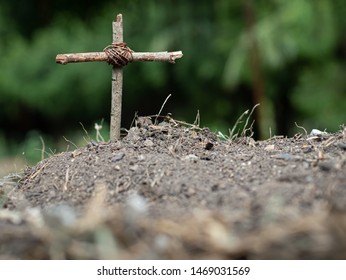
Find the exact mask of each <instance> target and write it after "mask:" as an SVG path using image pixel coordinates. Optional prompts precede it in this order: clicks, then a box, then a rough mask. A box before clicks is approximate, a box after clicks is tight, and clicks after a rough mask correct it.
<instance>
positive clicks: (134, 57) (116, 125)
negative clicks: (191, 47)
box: [55, 14, 183, 140]
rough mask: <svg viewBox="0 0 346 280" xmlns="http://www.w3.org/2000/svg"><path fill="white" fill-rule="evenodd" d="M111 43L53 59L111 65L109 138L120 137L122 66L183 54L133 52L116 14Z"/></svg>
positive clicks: (173, 61)
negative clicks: (124, 40)
mask: <svg viewBox="0 0 346 280" xmlns="http://www.w3.org/2000/svg"><path fill="white" fill-rule="evenodd" d="M112 27H113V44H112V45H110V46H108V47H106V48H105V49H104V51H103V52H89V53H73V54H58V55H57V56H56V59H55V61H56V62H57V63H60V64H67V63H72V62H93V61H107V62H108V63H109V64H112V65H113V69H112V106H111V121H110V139H111V140H116V139H120V127H121V103H122V88H123V70H122V68H123V67H124V66H125V65H127V63H128V62H131V61H161V62H170V63H175V60H176V59H179V58H181V57H182V56H183V53H182V52H181V51H175V52H133V51H132V50H131V49H129V48H128V47H127V46H126V44H125V43H123V18H122V15H121V14H118V15H117V20H116V21H113V25H112Z"/></svg>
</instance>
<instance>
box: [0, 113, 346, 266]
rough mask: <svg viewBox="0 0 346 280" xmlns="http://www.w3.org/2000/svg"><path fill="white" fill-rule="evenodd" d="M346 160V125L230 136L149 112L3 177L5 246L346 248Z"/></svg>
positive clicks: (53, 250)
mask: <svg viewBox="0 0 346 280" xmlns="http://www.w3.org/2000/svg"><path fill="white" fill-rule="evenodd" d="M167 120H168V121H167ZM345 166H346V130H345V129H343V130H342V131H340V132H338V133H335V134H327V133H318V134H316V135H315V134H314V135H300V134H299V135H296V136H295V137H294V138H285V137H274V138H272V139H269V140H266V141H254V140H253V139H251V138H249V137H243V138H237V139H235V140H232V141H230V140H229V141H225V140H220V139H219V138H218V137H217V136H216V135H215V134H214V133H212V132H210V131H209V129H207V128H204V129H201V128H199V127H197V126H194V125H185V126H182V125H178V124H177V122H176V121H174V120H173V119H170V118H168V119H166V121H163V122H161V123H160V124H153V123H152V121H151V119H150V118H148V117H142V118H140V119H139V121H138V123H137V126H136V127H133V128H131V129H130V130H129V131H128V134H127V136H126V137H124V138H123V139H122V140H120V141H114V142H108V143H104V142H94V141H91V142H90V143H89V144H88V145H86V147H83V148H79V149H76V150H74V151H72V152H64V153H61V154H58V155H55V156H52V157H50V158H48V159H46V160H43V161H41V162H40V163H38V164H37V165H36V166H34V167H32V168H28V169H27V170H26V171H25V174H23V175H22V176H21V177H20V178H17V179H20V180H19V181H18V182H17V180H14V179H16V178H14V179H13V178H12V179H13V180H11V178H6V179H3V180H2V181H1V184H0V192H2V195H1V193H0V206H1V205H2V209H0V257H1V258H10V259H12V258H20V259H28V258H30V259H113V258H116V259H119V258H120V259H121V258H127V259H128V258H130V259H132V258H135V259H138V258H139V259H182V258H198V259H200V258H235V259H263V258H265V259H297V258H307V259H340V258H341V259H343V258H346V242H345V240H346V215H345V213H346V169H345ZM1 201H2V202H1Z"/></svg>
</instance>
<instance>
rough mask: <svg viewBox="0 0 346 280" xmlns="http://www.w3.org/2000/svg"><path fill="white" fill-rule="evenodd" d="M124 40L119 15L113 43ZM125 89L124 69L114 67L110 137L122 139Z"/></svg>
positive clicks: (115, 23) (121, 21)
mask: <svg viewBox="0 0 346 280" xmlns="http://www.w3.org/2000/svg"><path fill="white" fill-rule="evenodd" d="M123 41H124V40H123V16H122V14H118V15H117V21H113V43H122V42H123ZM122 91H123V69H122V68H121V67H114V66H113V69H112V107H111V124H110V125H111V128H110V139H111V140H117V139H120V128H121V104H122Z"/></svg>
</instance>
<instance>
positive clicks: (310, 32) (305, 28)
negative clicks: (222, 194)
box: [0, 0, 346, 154]
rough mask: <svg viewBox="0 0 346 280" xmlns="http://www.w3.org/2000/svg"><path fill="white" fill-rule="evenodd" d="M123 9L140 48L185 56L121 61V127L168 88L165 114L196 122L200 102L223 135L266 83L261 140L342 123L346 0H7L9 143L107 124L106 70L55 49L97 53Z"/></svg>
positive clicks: (3, 125)
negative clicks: (67, 59)
mask: <svg viewBox="0 0 346 280" xmlns="http://www.w3.org/2000/svg"><path fill="white" fill-rule="evenodd" d="M117 13H122V14H123V17H124V40H125V42H127V44H128V45H129V46H130V47H131V48H132V49H133V50H136V51H163V50H182V51H183V53H184V57H183V58H182V59H181V60H179V61H177V63H176V64H175V65H170V64H166V63H162V64H160V63H133V64H131V65H129V66H127V67H126V68H125V70H124V95H123V127H126V128H128V127H129V126H130V124H131V122H132V119H133V117H134V115H135V112H138V113H139V114H140V115H146V114H155V113H157V112H158V111H159V109H160V107H161V105H162V103H163V101H164V100H165V98H166V97H167V95H168V94H172V97H171V98H170V100H169V101H168V103H167V104H166V106H165V109H164V112H163V113H167V112H172V113H173V116H174V117H176V118H180V119H185V120H186V121H189V122H193V120H194V118H195V115H196V113H197V110H199V111H200V114H201V121H202V125H204V126H209V127H211V128H212V129H213V130H222V131H227V130H228V128H231V127H232V126H233V124H234V123H235V121H236V119H237V118H238V117H239V115H241V114H242V113H243V112H244V111H245V110H247V109H251V108H252V107H253V106H254V105H255V103H256V102H255V101H256V100H255V98H254V93H255V92H256V90H259V89H258V88H257V87H259V86H262V87H263V93H264V94H263V96H261V97H260V101H261V106H260V107H259V108H260V110H261V111H262V114H261V116H262V117H261V119H259V120H256V121H257V122H261V123H262V125H261V127H258V131H257V132H259V131H260V130H262V131H261V132H262V133H261V136H262V137H267V136H268V132H269V128H270V129H271V132H272V134H276V133H283V134H286V135H287V134H288V135H290V134H293V133H294V132H295V131H296V128H295V125H294V123H295V122H297V123H298V124H299V125H303V126H305V127H306V129H307V130H311V129H312V128H319V129H327V130H329V131H335V130H337V129H338V128H339V125H341V124H343V123H344V122H345V110H346V105H345V102H344V99H345V96H346V93H345V90H346V79H345V77H344V76H345V71H344V70H345V57H346V49H345V47H346V37H345V36H346V35H345V33H344V30H345V26H346V19H345V16H344V15H345V13H346V2H345V1H343V0H291V1H285V0H268V1H264V0H258V1H254V0H244V1H240V0H239V1H229V0H218V1H206V0H201V1H199V2H198V4H196V3H195V2H191V1H183V0H174V1H173V0H170V1H159V0H146V1H143V0H133V1H120V0H117V1H116V0H113V1H106V0H103V1H98V2H97V3H96V2H94V1H93V2H91V1H80V0H77V1H73V2H71V1H67V0H62V1H57V0H46V1H40V0H27V1H24V0H20V1H6V0H0V65H1V70H0V71H1V74H0V107H1V110H0V140H1V143H2V146H4V145H5V144H6V143H7V144H6V145H8V143H12V141H19V142H20V141H22V142H23V143H29V142H30V141H31V140H27V139H30V138H33V139H34V140H32V141H31V142H34V143H36V144H35V145H41V141H40V140H39V135H41V134H42V133H44V135H46V139H51V141H52V143H53V142H54V139H55V138H58V139H61V137H62V135H70V134H71V132H74V133H75V132H76V131H77V132H80V134H81V135H83V134H84V131H83V130H82V129H81V127H80V124H79V123H80V122H81V123H83V124H84V125H85V127H86V128H87V130H88V131H89V132H90V131H91V133H94V132H93V131H94V130H93V125H94V123H95V121H97V120H100V119H105V125H107V121H108V120H109V112H110V90H111V85H110V80H111V68H110V66H108V65H106V64H105V63H81V64H71V65H67V66H61V65H57V64H55V56H56V54H58V53H70V52H88V51H101V50H102V49H103V48H104V47H105V46H106V45H108V44H109V43H110V42H111V38H112V34H111V32H112V31H111V21H112V20H114V19H115V18H116V14H117ZM251 52H253V53H254V54H256V55H257V56H258V57H259V63H258V65H257V66H256V65H255V64H252V63H251V55H250V54H251ZM255 67H257V69H254V68H255ZM256 71H257V72H256ZM256 73H257V74H256ZM254 75H258V79H259V80H258V81H259V82H257V84H256V82H255V78H254ZM256 110H257V109H256ZM31 131H39V132H35V133H33V132H31ZM74 133H72V134H74ZM72 134H71V135H72ZM4 139H6V140H4ZM47 141H48V140H47ZM49 141H50V140H49ZM31 142H30V143H31ZM23 145H24V144H23ZM28 145H29V144H28ZM4 149H5V148H0V151H4ZM1 153H3V154H4V153H5V152H1Z"/></svg>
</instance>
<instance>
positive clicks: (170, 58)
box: [55, 51, 183, 64]
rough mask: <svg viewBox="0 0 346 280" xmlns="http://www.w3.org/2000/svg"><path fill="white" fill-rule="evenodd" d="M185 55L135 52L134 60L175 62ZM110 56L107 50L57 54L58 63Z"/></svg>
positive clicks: (105, 59)
mask: <svg viewBox="0 0 346 280" xmlns="http://www.w3.org/2000/svg"><path fill="white" fill-rule="evenodd" d="M182 56H183V53H182V52H181V51H176V52H133V53H132V57H133V61H159V62H169V63H175V60H176V59H179V58H181V57H182ZM107 60H108V57H107V54H106V53H105V52H89V53H69V54H58V55H57V56H56V59H55V61H56V63H59V64H67V63H74V62H94V61H107Z"/></svg>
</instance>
